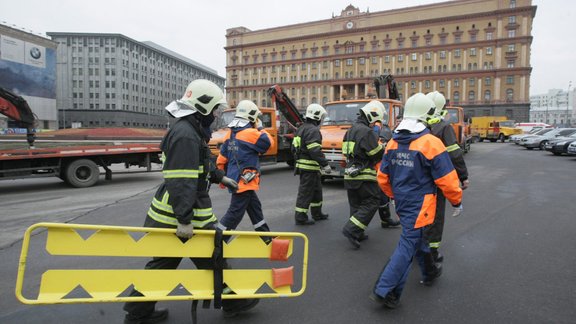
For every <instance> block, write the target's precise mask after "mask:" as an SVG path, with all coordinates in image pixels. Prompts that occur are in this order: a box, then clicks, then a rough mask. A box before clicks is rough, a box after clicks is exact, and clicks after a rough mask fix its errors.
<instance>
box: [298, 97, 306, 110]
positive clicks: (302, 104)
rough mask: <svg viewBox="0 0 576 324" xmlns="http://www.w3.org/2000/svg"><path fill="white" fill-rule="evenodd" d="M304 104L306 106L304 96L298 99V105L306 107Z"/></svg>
mask: <svg viewBox="0 0 576 324" xmlns="http://www.w3.org/2000/svg"><path fill="white" fill-rule="evenodd" d="M306 106H307V105H306V98H302V99H300V107H302V108H306Z"/></svg>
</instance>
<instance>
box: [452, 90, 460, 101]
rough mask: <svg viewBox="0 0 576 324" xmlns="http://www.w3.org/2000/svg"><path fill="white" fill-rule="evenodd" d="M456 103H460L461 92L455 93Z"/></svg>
mask: <svg viewBox="0 0 576 324" xmlns="http://www.w3.org/2000/svg"><path fill="white" fill-rule="evenodd" d="M452 99H453V100H454V102H460V92H458V91H454V95H453V96H452Z"/></svg>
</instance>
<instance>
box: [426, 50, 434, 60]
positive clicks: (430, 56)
mask: <svg viewBox="0 0 576 324" xmlns="http://www.w3.org/2000/svg"><path fill="white" fill-rule="evenodd" d="M425 57H426V59H427V60H431V59H432V53H431V52H426V54H425Z"/></svg>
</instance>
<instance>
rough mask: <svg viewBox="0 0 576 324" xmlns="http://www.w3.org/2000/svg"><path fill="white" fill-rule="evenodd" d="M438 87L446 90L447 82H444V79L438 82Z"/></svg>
mask: <svg viewBox="0 0 576 324" xmlns="http://www.w3.org/2000/svg"><path fill="white" fill-rule="evenodd" d="M438 86H439V87H440V88H444V87H445V86H446V82H445V81H444V79H440V80H438Z"/></svg>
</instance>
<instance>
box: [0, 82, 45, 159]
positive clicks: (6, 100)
mask: <svg viewBox="0 0 576 324" xmlns="http://www.w3.org/2000/svg"><path fill="white" fill-rule="evenodd" d="M0 114H2V115H5V116H7V117H8V118H10V119H12V120H14V121H16V123H17V124H18V126H20V127H23V128H26V129H27V132H26V138H27V140H28V144H29V145H30V148H34V139H35V137H36V136H35V135H34V127H35V126H36V123H37V119H36V116H35V115H34V113H33V112H32V109H30V106H28V102H26V100H24V98H22V97H21V96H18V95H16V94H15V93H13V92H11V91H8V90H6V89H4V88H1V87H0Z"/></svg>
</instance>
